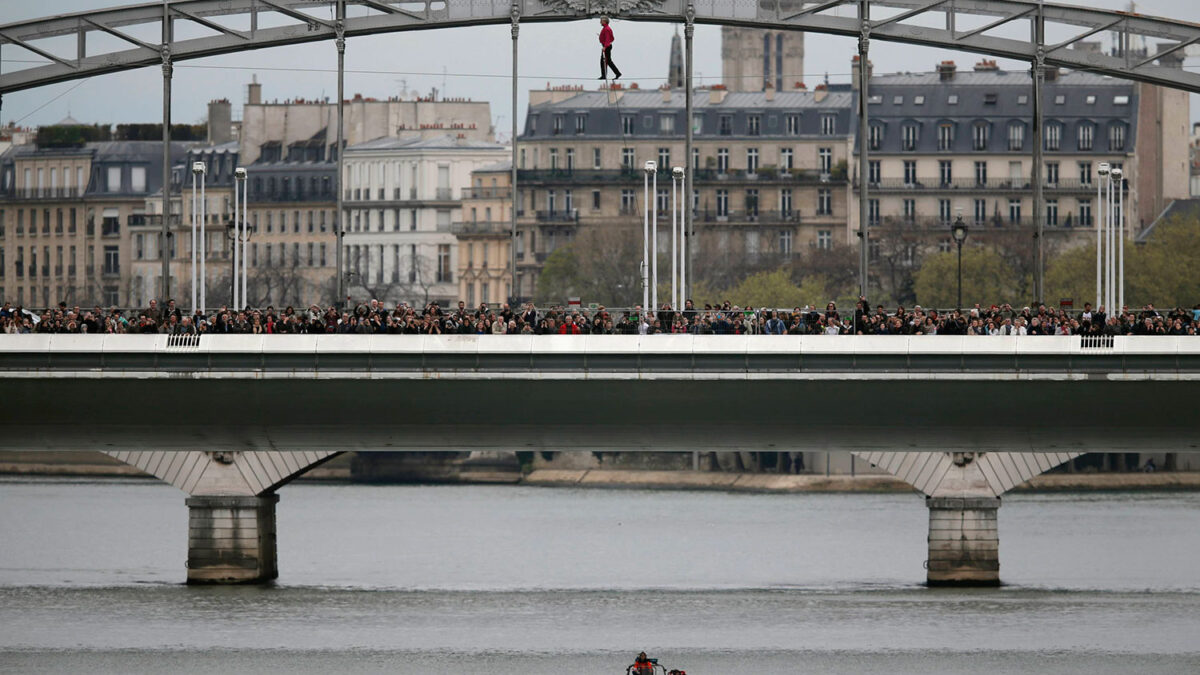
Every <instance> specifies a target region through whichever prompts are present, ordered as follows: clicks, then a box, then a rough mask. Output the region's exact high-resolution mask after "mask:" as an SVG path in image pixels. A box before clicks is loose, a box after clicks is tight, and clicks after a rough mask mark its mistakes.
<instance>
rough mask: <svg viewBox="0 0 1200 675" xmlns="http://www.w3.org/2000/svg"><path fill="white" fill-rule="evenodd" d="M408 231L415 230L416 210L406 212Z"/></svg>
mask: <svg viewBox="0 0 1200 675" xmlns="http://www.w3.org/2000/svg"><path fill="white" fill-rule="evenodd" d="M408 229H409V231H415V230H416V229H417V210H416V209H409V211H408Z"/></svg>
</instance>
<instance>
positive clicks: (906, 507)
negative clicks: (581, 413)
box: [0, 480, 1200, 675]
mask: <svg viewBox="0 0 1200 675" xmlns="http://www.w3.org/2000/svg"><path fill="white" fill-rule="evenodd" d="M280 496H281V500H280V503H279V511H278V528H279V535H278V536H279V565H280V579H279V582H278V583H277V584H275V585H274V586H271V587H246V588H241V587H239V588H191V587H187V586H185V585H183V583H182V582H183V579H184V567H183V563H184V560H185V558H186V555H187V551H186V547H187V540H186V526H187V509H186V507H185V506H184V504H183V496H182V494H181V493H179V492H177V491H176V490H174V489H173V488H170V487H166V486H162V485H159V484H156V483H152V482H141V481H112V482H105V481H100V482H96V481H49V480H33V481H26V480H7V481H0V670H3V671H9V672H83V671H86V672H214V673H215V672H276V671H289V672H292V673H310V672H311V673H328V672H414V673H415V672H420V673H434V672H437V673H440V672H466V673H514V674H515V673H521V674H526V673H598V674H602V673H623V672H624V667H625V665H627V664H628V663H629V661H630V660H631V657H632V655H633V654H635V653H637V651H639V650H641V649H645V650H647V651H648V652H650V653H651V654H652V655H655V656H658V657H660V658H661V660H662V662H663V663H665V664H667V665H668V666H669V667H678V668H685V669H687V671H688V672H689V673H690V674H693V675H694V674H696V673H732V672H749V673H808V672H811V673H922V674H928V673H962V672H986V673H1007V672H1014V673H1015V672H1047V673H1088V674H1089V675H1099V674H1103V673H1129V672H1162V673H1196V672H1200V637H1198V636H1200V567H1198V566H1197V560H1200V527H1197V526H1198V525H1200V495H1198V494H1195V493H1140V494H1126V493H1096V494H1060V495H1017V496H1012V497H1009V498H1006V499H1005V501H1004V506H1003V507H1002V508H1001V510H1000V528H1001V565H1002V568H1001V571H1002V577H1003V579H1004V581H1005V583H1006V586H1005V587H1003V588H1000V589H987V590H970V591H958V590H945V589H938V590H934V589H926V588H924V587H923V586H922V585H921V582H922V581H923V579H924V572H923V570H922V562H923V560H924V558H925V536H926V519H927V513H926V510H925V508H924V505H923V503H922V500H921V499H920V498H919V497H917V496H914V495H756V494H723V493H712V492H674V491H651V492H639V491H607V490H572V489H539V488H517V487H360V486H335V485H313V484H303V485H292V486H288V487H286V488H284V489H283V490H281V492H280Z"/></svg>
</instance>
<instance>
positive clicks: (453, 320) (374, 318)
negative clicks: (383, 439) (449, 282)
mask: <svg viewBox="0 0 1200 675" xmlns="http://www.w3.org/2000/svg"><path fill="white" fill-rule="evenodd" d="M1198 330H1200V304H1197V305H1195V306H1194V307H1193V308H1192V309H1190V310H1189V309H1183V308H1180V307H1177V308H1175V309H1172V310H1166V311H1159V310H1157V309H1155V308H1154V306H1153V305H1147V306H1145V307H1142V308H1141V309H1130V308H1128V307H1126V308H1123V309H1122V311H1121V312H1119V313H1117V314H1114V315H1111V316H1110V315H1109V314H1108V313H1107V312H1106V311H1105V308H1103V307H1100V308H1098V309H1093V308H1092V306H1091V303H1088V304H1085V305H1084V307H1083V309H1082V310H1079V311H1068V310H1065V309H1055V308H1050V307H1046V306H1044V305H1037V306H1036V307H1022V308H1020V309H1017V308H1014V307H1012V306H1011V305H1008V304H1004V305H992V306H990V307H981V306H979V305H975V306H974V307H972V308H970V309H967V310H936V309H924V308H922V307H921V306H919V305H918V306H914V307H912V308H905V307H898V308H896V309H895V310H887V309H885V308H884V307H883V305H878V306H876V307H875V308H874V309H871V307H870V304H869V303H868V302H867V301H866V300H865V299H860V300H859V301H858V302H857V303H856V305H855V308H854V309H853V310H850V311H847V312H842V311H839V310H838V308H837V306H836V304H835V303H833V302H830V303H828V304H827V305H826V306H825V308H824V309H818V308H815V307H811V306H808V307H793V308H792V309H790V310H789V309H765V308H763V309H753V308H750V307H738V306H737V305H734V304H732V303H729V302H726V303H724V304H721V305H704V307H702V308H701V307H696V306H694V305H693V304H692V302H691V301H688V302H687V304H686V305H685V307H684V308H682V309H679V310H673V309H671V308H670V306H669V305H663V306H662V308H661V309H660V310H659V311H657V312H653V313H644V312H642V311H641V309H640V308H637V307H635V308H632V309H624V310H617V309H608V308H606V307H603V306H601V307H596V308H581V307H577V306H576V307H560V306H555V307H549V308H537V307H535V306H534V305H533V304H532V303H527V304H525V305H524V306H521V307H517V308H512V307H510V306H509V305H507V304H503V305H500V306H498V307H489V306H488V305H486V304H482V305H479V306H478V307H467V306H466V305H465V304H464V303H463V302H459V303H458V305H457V307H446V308H443V307H441V306H439V304H438V303H436V302H433V303H429V304H428V305H426V306H425V307H423V308H420V309H418V308H416V307H412V306H409V305H408V304H405V303H401V304H399V305H396V306H395V307H394V308H390V309H389V308H387V307H385V306H384V305H383V303H381V302H378V301H376V300H371V301H369V302H364V303H362V304H358V305H356V306H354V307H353V308H349V309H337V308H335V307H327V308H325V309H322V308H320V307H318V306H316V305H312V306H310V307H309V308H307V309H299V310H297V309H295V308H294V307H286V308H283V309H276V308H274V307H266V308H263V309H253V308H247V309H240V310H234V309H229V308H225V307H222V308H221V309H219V310H217V311H214V312H209V313H204V314H202V313H196V314H194V315H193V314H191V313H190V312H184V311H182V310H181V309H180V308H179V307H178V306H177V305H176V304H175V301H174V300H171V301H169V302H168V303H167V304H166V306H162V307H160V306H159V305H158V303H157V302H156V301H153V300H151V301H150V306H149V307H147V308H145V309H142V310H136V311H123V310H120V309H109V310H107V311H106V310H104V309H102V308H100V307H93V308H92V309H85V308H80V307H68V306H67V305H66V304H65V303H59V305H58V307H56V308H51V309H47V310H45V311H43V312H32V311H28V310H25V309H24V308H21V307H13V306H12V305H11V304H10V303H4V304H3V306H2V307H0V332H3V333H8V334H12V333H166V334H171V335H195V334H207V333H271V334H275V333H365V334H375V333H385V334H406V335H408V334H460V335H462V334H465V335H479V334H492V335H499V334H525V335H529V334H536V335H548V334H559V335H610V334H620V335H647V334H650V335H652V334H660V333H685V334H696V335H757V334H762V335H1196V334H1197V331H1198Z"/></svg>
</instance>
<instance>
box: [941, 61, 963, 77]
mask: <svg viewBox="0 0 1200 675" xmlns="http://www.w3.org/2000/svg"><path fill="white" fill-rule="evenodd" d="M937 71H938V79H939V80H941V81H942V82H948V81H950V80H953V79H954V74H955V73H956V72H958V66H957V65H956V64H955V63H954V62H953V61H942V62H941V63H939V64H938V67H937Z"/></svg>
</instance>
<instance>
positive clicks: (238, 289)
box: [233, 167, 250, 309]
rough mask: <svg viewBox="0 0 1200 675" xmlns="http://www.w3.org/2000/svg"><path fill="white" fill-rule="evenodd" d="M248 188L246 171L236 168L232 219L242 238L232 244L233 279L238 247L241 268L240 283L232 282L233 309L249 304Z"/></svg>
mask: <svg viewBox="0 0 1200 675" xmlns="http://www.w3.org/2000/svg"><path fill="white" fill-rule="evenodd" d="M248 186H249V182H248V181H247V179H246V169H244V168H242V167H238V168H237V169H235V170H234V172H233V211H234V213H233V219H234V222H235V223H239V224H240V229H241V233H242V236H241V237H240V240H241V241H240V242H238V241H235V242H234V251H235V253H234V263H233V266H234V273H233V277H234V279H237V278H238V269H237V266H238V263H237V261H238V254H237V253H236V251H237V250H238V248H239V247H240V248H241V265H242V267H241V283H240V285H239V284H238V282H237V281H235V282H234V291H233V297H234V308H235V309H236V308H238V307H245V306H246V305H248V304H249V302H247V300H246V272H247V271H248V269H247V268H248V265H247V264H246V258H247V255H246V254H247V253H248V252H249V251H247V250H246V242H247V241H249V240H250V219H249V218H248V217H247V215H248V214H249V211H250V209H249V205H250V193H249V191H248V190H247V188H248ZM238 190H241V192H242V199H241V208H242V211H241V213H238V198H237V194H238Z"/></svg>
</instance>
